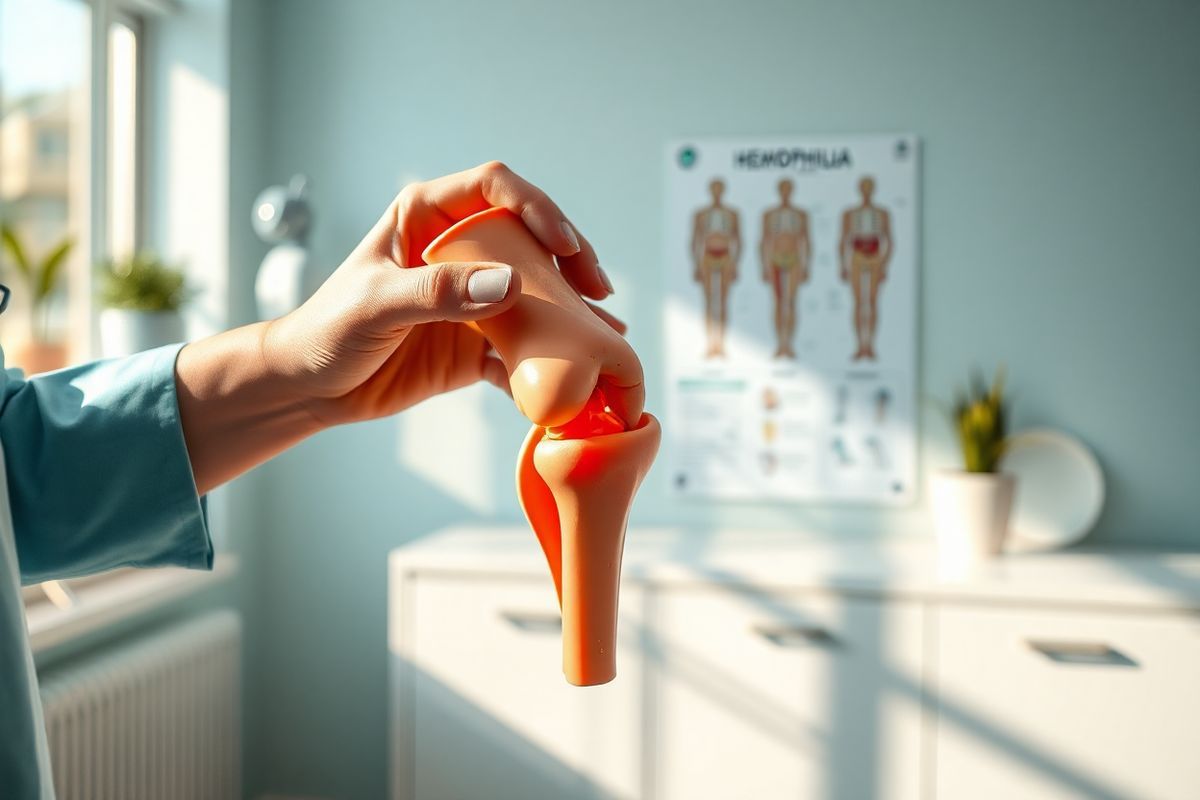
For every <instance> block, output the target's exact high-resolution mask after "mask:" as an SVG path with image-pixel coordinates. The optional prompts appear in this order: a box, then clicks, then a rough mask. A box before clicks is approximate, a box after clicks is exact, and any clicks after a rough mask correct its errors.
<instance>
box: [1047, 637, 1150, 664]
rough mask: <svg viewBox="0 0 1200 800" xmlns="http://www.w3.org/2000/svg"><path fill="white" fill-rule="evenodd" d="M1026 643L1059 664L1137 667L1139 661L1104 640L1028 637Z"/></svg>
mask: <svg viewBox="0 0 1200 800" xmlns="http://www.w3.org/2000/svg"><path fill="white" fill-rule="evenodd" d="M1025 644H1027V645H1029V647H1031V648H1032V649H1033V650H1035V651H1037V652H1039V653H1041V654H1042V655H1044V656H1045V657H1046V658H1048V659H1050V660H1051V661H1053V662H1055V663H1057V664H1083V665H1090V666H1096V667H1136V666H1138V663H1137V662H1136V661H1134V660H1133V659H1132V658H1130V657H1129V656H1127V655H1125V654H1124V653H1122V652H1121V651H1120V650H1117V649H1116V648H1114V647H1112V646H1110V645H1107V644H1105V643H1104V642H1087V641H1071V640H1065V639H1026V640H1025Z"/></svg>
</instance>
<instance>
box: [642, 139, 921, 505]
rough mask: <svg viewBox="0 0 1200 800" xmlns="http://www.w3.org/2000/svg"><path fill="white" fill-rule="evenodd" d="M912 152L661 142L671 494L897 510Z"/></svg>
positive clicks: (914, 246) (913, 201) (908, 493)
mask: <svg viewBox="0 0 1200 800" xmlns="http://www.w3.org/2000/svg"><path fill="white" fill-rule="evenodd" d="M918 156H919V153H918V146H917V140H916V138H915V137H913V136H908V135H870V136H841V137H837V136H829V137H819V138H816V137H814V138H783V137H781V138H777V139H772V138H763V139H745V140H736V139H715V140H705V139H691V140H686V141H676V142H672V143H670V145H669V146H668V148H667V152H666V158H667V160H668V164H667V187H666V195H665V198H666V220H665V232H664V241H665V247H666V253H665V257H664V260H663V269H664V271H665V273H666V284H667V285H666V289H667V292H666V298H667V300H666V302H667V306H666V309H665V316H666V362H667V380H668V395H669V397H668V420H669V421H668V423H667V424H665V425H664V431H665V433H666V435H667V441H666V444H667V452H666V455H667V458H668V463H669V466H668V469H670V477H669V479H670V482H671V485H672V487H673V489H674V490H675V492H676V493H678V494H680V495H683V496H694V497H711V498H728V499H759V498H771V499H780V500H812V501H820V500H828V501H848V502H867V503H881V504H893V505H898V504H903V503H905V502H909V501H910V500H911V499H912V497H913V493H914V488H915V487H914V481H915V478H916V423H917V419H916V416H917V415H916V396H915V394H916V345H917V319H916V313H917V302H916V298H917V278H918V274H917V266H918V265H917V256H918V253H919V249H918V244H919V243H918V241H917V235H918V231H919V227H920V226H919V220H918V214H919V208H918V204H917V203H918V195H917V176H918Z"/></svg>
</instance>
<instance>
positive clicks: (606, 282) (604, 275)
mask: <svg viewBox="0 0 1200 800" xmlns="http://www.w3.org/2000/svg"><path fill="white" fill-rule="evenodd" d="M596 271H597V272H599V273H600V282H601V283H603V284H604V288H605V289H608V293H609V294H612V293H614V292H615V291H616V289H614V288H613V285H612V281H611V280H609V278H608V273H607V272H605V271H604V267H602V266H600V265H598V264H597V265H596Z"/></svg>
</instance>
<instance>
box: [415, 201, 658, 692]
mask: <svg viewBox="0 0 1200 800" xmlns="http://www.w3.org/2000/svg"><path fill="white" fill-rule="evenodd" d="M423 258H424V260H425V261H426V262H427V263H434V262H439V261H498V262H503V263H506V264H510V265H512V267H513V269H514V270H515V271H517V272H518V273H519V274H520V276H521V297H520V298H519V299H518V300H517V302H516V304H515V305H514V306H513V307H512V308H510V309H509V310H508V311H505V312H504V313H502V314H499V315H497V316H495V317H492V318H490V319H486V320H481V321H479V322H477V323H475V322H472V323H464V324H469V325H472V326H473V327H476V328H477V329H478V330H479V331H480V332H482V333H483V335H484V336H486V337H487V338H488V340H489V342H490V343H491V344H492V346H493V347H494V348H495V350H496V352H497V354H498V355H499V357H500V359H501V361H503V362H504V366H505V368H506V370H507V371H508V375H509V386H510V388H511V389H512V393H513V400H514V402H515V403H516V405H517V408H518V409H520V411H521V413H523V414H524V415H525V416H526V417H527V418H529V420H530V421H531V422H533V428H532V429H531V430H530V432H529V435H528V436H527V437H526V440H525V443H524V445H523V446H522V448H521V451H520V454H519V457H518V459H517V495H518V498H519V499H520V502H521V507H522V509H523V510H524V511H525V515H526V517H527V518H528V520H529V523H530V526H531V527H532V528H533V531H534V533H535V534H536V536H537V538H538V541H539V542H540V544H541V546H542V550H543V552H544V553H545V555H546V561H547V563H548V564H549V567H550V573H551V576H552V577H553V579H554V585H555V589H556V591H557V592H558V598H559V605H560V608H561V609H562V614H563V672H564V674H565V675H566V677H567V680H568V681H570V682H571V683H574V684H576V685H581V686H590V685H595V684H601V683H607V682H608V681H610V680H612V679H613V678H614V677H615V676H616V653H615V648H616V626H617V597H618V589H619V584H620V570H621V553H622V551H623V547H624V539H625V527H626V522H627V519H628V516H629V507H630V505H631V504H632V502H633V496H634V494H635V493H636V492H637V489H638V486H639V485H640V484H641V481H642V479H643V478H644V477H645V475H646V472H647V471H648V470H649V468H650V465H651V464H652V463H653V461H654V456H655V455H656V454H657V452H658V445H659V440H660V438H661V431H660V428H659V424H658V420H656V419H655V418H654V417H653V416H651V415H649V414H645V413H643V410H642V409H643V406H644V405H645V388H644V385H643V378H642V366H641V362H640V361H639V360H638V358H637V355H636V354H635V353H634V352H633V349H632V348H631V347H630V346H629V343H628V342H626V341H625V339H624V338H623V337H622V336H621V335H620V334H618V333H617V332H616V331H615V330H613V329H612V328H611V327H610V326H609V325H608V324H607V323H605V322H604V321H603V320H601V319H600V318H599V317H597V316H596V314H595V313H593V312H592V310H591V309H590V308H589V307H588V306H587V304H585V303H584V302H583V300H582V299H581V298H580V297H579V295H578V294H577V293H576V292H575V290H574V289H572V288H571V287H570V286H569V285H568V284H567V282H566V280H565V279H564V278H563V277H562V275H561V273H560V272H559V271H558V268H557V266H556V265H555V263H554V257H553V256H552V255H551V254H550V253H549V252H548V251H547V250H545V248H543V247H542V246H541V244H540V243H538V241H537V240H536V239H535V238H534V237H533V235H532V234H531V233H530V232H529V230H528V229H527V228H526V227H525V225H524V223H522V222H521V220H520V218H519V217H517V216H516V215H514V214H512V213H511V212H509V211H507V210H505V209H498V208H493V209H490V210H488V211H484V212H481V213H479V214H476V215H474V216H472V217H468V218H467V219H465V220H463V221H462V222H459V223H458V224H457V225H455V226H453V227H451V228H450V229H449V230H447V231H446V232H445V233H443V234H442V235H441V236H439V237H438V238H437V239H436V240H434V242H433V243H432V244H430V245H429V247H427V248H426V249H425V253H424V255H423Z"/></svg>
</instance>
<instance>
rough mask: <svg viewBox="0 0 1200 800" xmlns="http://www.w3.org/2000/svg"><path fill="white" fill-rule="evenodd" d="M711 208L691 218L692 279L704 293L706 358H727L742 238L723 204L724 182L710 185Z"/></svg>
mask: <svg viewBox="0 0 1200 800" xmlns="http://www.w3.org/2000/svg"><path fill="white" fill-rule="evenodd" d="M708 193H709V195H710V196H711V197H712V204H711V205H707V206H705V207H704V208H702V209H700V210H699V211H697V212H696V214H695V216H693V217H692V245H691V250H692V278H693V279H694V280H695V281H696V283H698V284H700V291H702V292H703V293H704V328H705V333H706V334H707V337H708V347H707V349H706V350H705V351H704V357H705V358H715V357H717V356H723V355H725V327H726V325H727V324H728V322H729V290H730V288H731V287H732V286H733V282H734V281H736V280H737V265H738V259H739V258H741V255H742V234H741V229H740V225H739V223H738V215H737V212H736V211H734V210H733V209H732V208H729V207H728V206H725V205H722V204H721V196H722V195H723V194H725V182H724V181H723V180H721V179H720V178H714V179H713V181H712V183H710V184H709V185H708Z"/></svg>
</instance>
